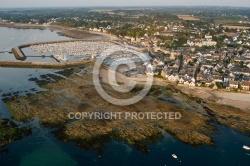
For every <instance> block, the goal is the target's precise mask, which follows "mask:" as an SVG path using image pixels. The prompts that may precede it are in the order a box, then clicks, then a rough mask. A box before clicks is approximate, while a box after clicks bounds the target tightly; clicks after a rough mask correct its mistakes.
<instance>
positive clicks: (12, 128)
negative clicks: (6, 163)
mask: <svg viewBox="0 0 250 166" xmlns="http://www.w3.org/2000/svg"><path fill="white" fill-rule="evenodd" d="M31 134H32V131H31V129H30V128H28V127H21V128H20V127H19V126H18V125H17V124H15V123H14V122H13V121H11V120H8V119H0V148H1V147H4V146H5V145H7V144H10V143H12V142H15V141H18V140H20V139H23V138H24V137H27V136H29V135H31ZM5 152H6V150H4V149H3V150H0V153H5Z"/></svg>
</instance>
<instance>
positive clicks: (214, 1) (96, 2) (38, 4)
mask: <svg viewBox="0 0 250 166" xmlns="http://www.w3.org/2000/svg"><path fill="white" fill-rule="evenodd" d="M0 4H1V6H0V8H44V7H45V8H46V7H123V6H124V7H144V6H145V7H147V6H161V7H185V6H187V7H192V6H194V7H195V6H219V7H250V2H249V0H238V1H232V0H210V1H209V2H204V1H200V0H189V1H186V0H176V1H174V2H173V1H165V0H154V1H143V0H137V1H133V0H126V1H116V0H107V1H103V0H92V1H88V2H82V1H80V0H71V1H68V0H61V1H58V0H43V1H32V0H19V1H16V0H8V1H4V0H0Z"/></svg>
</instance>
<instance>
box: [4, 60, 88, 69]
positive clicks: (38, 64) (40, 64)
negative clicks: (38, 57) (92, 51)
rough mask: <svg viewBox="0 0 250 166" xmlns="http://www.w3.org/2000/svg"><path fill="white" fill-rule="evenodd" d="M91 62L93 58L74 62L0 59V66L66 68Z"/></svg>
mask: <svg viewBox="0 0 250 166" xmlns="http://www.w3.org/2000/svg"><path fill="white" fill-rule="evenodd" d="M89 63H93V60H85V61H75V62H61V63H57V62H12V61H0V66H1V67H16V68H59V69H61V68H67V67H75V66H81V65H85V64H89Z"/></svg>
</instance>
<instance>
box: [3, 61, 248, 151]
mask: <svg viewBox="0 0 250 166" xmlns="http://www.w3.org/2000/svg"><path fill="white" fill-rule="evenodd" d="M91 71H92V65H85V66H83V67H81V68H71V69H67V70H63V71H61V72H59V73H57V74H60V75H62V77H58V76H57V77H56V78H58V79H53V75H47V76H46V79H47V81H46V80H45V81H41V80H40V81H39V80H36V79H33V81H36V82H37V83H39V82H40V84H39V86H41V87H43V88H46V89H47V91H45V92H41V93H37V94H35V95H30V96H27V97H18V98H15V99H13V100H12V101H8V102H7V105H8V107H9V109H10V110H11V112H12V117H13V118H14V119H15V120H18V121H27V120H29V119H31V118H33V117H38V118H40V119H41V121H42V125H43V126H45V127H51V126H53V127H59V128H58V129H57V130H56V131H54V132H53V134H54V135H55V137H56V138H58V139H59V140H61V141H63V142H75V143H76V145H77V146H79V147H81V148H85V149H94V150H97V151H98V152H102V148H103V146H104V143H106V142H109V141H110V140H112V139H116V140H122V141H126V142H127V143H129V144H132V145H134V146H135V147H137V148H139V149H140V150H141V151H144V152H149V151H150V149H148V148H147V146H146V143H150V142H151V143H153V142H157V141H158V140H160V139H161V138H162V131H166V132H168V133H170V134H172V135H173V136H175V137H176V138H177V139H179V140H180V141H182V142H184V143H187V144H190V145H193V146H199V145H203V144H214V141H213V138H212V133H213V132H214V131H215V130H216V125H215V124H214V123H215V122H213V119H214V118H215V119H216V121H217V122H218V123H219V124H222V125H226V126H228V127H231V128H233V129H235V130H238V131H241V132H243V133H249V132H250V127H249V124H250V118H249V116H250V115H249V114H247V113H246V112H244V111H242V110H240V109H236V108H233V107H229V106H224V105H220V104H218V103H215V102H213V101H206V100H204V99H202V98H199V97H197V96H192V95H191V94H187V93H186V92H185V91H181V90H180V89H178V88H176V87H174V86H172V85H166V86H158V85H154V86H153V87H152V88H151V90H150V93H149V94H148V95H147V97H145V98H144V99H143V100H142V101H140V102H139V103H136V104H134V105H131V106H127V107H122V106H115V105H112V104H110V103H107V102H106V101H105V100H104V99H102V98H101V97H100V96H99V95H98V94H97V92H96V90H95V89H94V86H93V83H92V75H91ZM49 78H50V79H49ZM49 80H50V81H49ZM51 80H53V81H51ZM102 86H103V87H104V89H105V90H106V91H107V92H108V93H109V94H112V95H113V96H116V97H122V98H127V97H130V96H131V95H134V94H136V93H137V92H138V91H139V90H140V88H134V89H133V91H132V92H131V93H123V94H118V93H117V92H114V91H113V90H112V88H111V87H110V86H109V85H107V84H103V85H102ZM41 108H42V109H41ZM93 111H94V112H180V113H181V114H182V118H181V119H178V120H170V119H167V120H165V119H163V120H151V119H150V120H148V119H143V120H129V119H119V120H90V119H84V120H73V121H72V120H70V119H69V118H68V113H69V112H75V113H76V112H93Z"/></svg>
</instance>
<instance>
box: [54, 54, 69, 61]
mask: <svg viewBox="0 0 250 166" xmlns="http://www.w3.org/2000/svg"><path fill="white" fill-rule="evenodd" d="M54 57H55V58H56V59H57V60H58V61H60V62H61V61H62V62H66V61H68V59H67V57H66V56H64V55H55V56H54Z"/></svg>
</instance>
